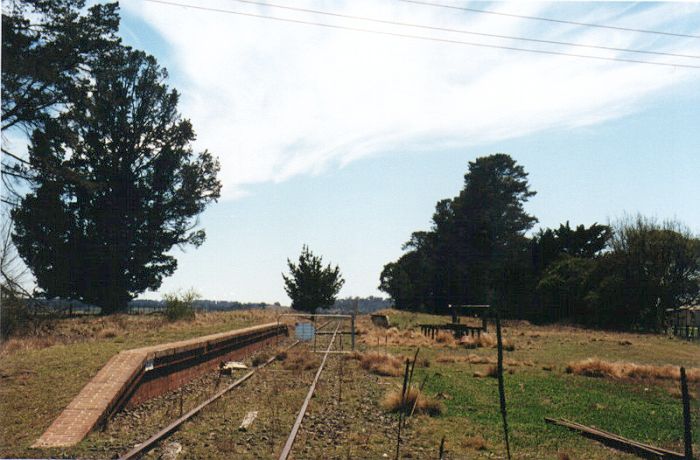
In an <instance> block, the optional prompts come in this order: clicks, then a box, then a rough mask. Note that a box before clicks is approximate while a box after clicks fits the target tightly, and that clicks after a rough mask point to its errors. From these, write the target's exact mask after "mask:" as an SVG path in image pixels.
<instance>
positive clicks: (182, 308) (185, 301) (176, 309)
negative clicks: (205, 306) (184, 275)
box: [163, 289, 200, 321]
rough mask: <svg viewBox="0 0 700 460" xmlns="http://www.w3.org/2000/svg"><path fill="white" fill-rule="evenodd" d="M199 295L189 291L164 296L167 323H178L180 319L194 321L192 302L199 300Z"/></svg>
mask: <svg viewBox="0 0 700 460" xmlns="http://www.w3.org/2000/svg"><path fill="white" fill-rule="evenodd" d="M199 297H200V296H199V294H198V293H197V292H196V291H195V290H194V289H190V290H188V291H185V292H184V293H183V294H180V293H179V292H175V293H170V294H165V295H164V296H163V300H164V301H165V316H166V317H167V318H168V321H178V320H181V319H187V320H193V319H194V302H195V300H197V299H199Z"/></svg>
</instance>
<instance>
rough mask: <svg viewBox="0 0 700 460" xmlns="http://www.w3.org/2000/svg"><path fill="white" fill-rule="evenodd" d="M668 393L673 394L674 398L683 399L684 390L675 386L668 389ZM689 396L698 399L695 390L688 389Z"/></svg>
mask: <svg viewBox="0 0 700 460" xmlns="http://www.w3.org/2000/svg"><path fill="white" fill-rule="evenodd" d="M668 394H670V395H671V396H673V397H674V398H678V399H682V398H683V392H682V391H681V389H680V388H678V387H676V386H674V387H671V388H669V389H668ZM688 396H689V397H690V399H692V400H696V399H698V395H697V394H696V393H695V392H694V391H693V390H690V389H689V390H688Z"/></svg>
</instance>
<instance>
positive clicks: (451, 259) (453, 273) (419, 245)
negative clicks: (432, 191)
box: [380, 154, 537, 311]
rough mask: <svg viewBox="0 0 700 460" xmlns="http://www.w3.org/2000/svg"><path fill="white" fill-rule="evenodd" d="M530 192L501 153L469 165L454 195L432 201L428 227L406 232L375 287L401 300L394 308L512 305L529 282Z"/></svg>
mask: <svg viewBox="0 0 700 460" xmlns="http://www.w3.org/2000/svg"><path fill="white" fill-rule="evenodd" d="M534 194H535V192H534V191H531V190H530V187H529V184H528V181H527V173H526V172H525V170H524V169H523V167H522V166H520V165H518V164H517V163H516V162H515V160H513V159H512V158H511V157H510V156H509V155H506V154H495V155H490V156H487V157H481V158H477V159H476V160H475V161H472V162H470V163H469V170H468V172H467V173H466V174H465V176H464V188H463V189H462V191H461V192H460V194H459V195H458V196H456V197H454V198H452V199H445V200H441V201H439V202H438V203H437V205H436V209H435V214H434V215H433V227H432V229H431V231H430V232H417V233H414V234H413V236H412V237H411V240H410V241H409V242H408V243H407V244H406V245H405V246H404V249H408V250H409V252H408V253H407V254H406V255H404V256H403V257H402V258H401V259H399V260H398V261H397V262H394V263H392V264H389V265H387V266H386V267H385V270H384V271H383V272H382V279H381V285H380V289H382V290H384V291H385V292H387V293H388V294H389V295H391V296H392V298H394V300H395V301H397V303H398V302H408V305H399V306H400V307H405V308H424V307H426V308H428V309H430V310H433V311H445V310H446V307H447V305H448V304H469V303H494V304H510V303H512V302H513V299H514V298H516V297H517V295H518V294H519V293H521V292H522V291H524V290H526V288H527V287H528V286H531V284H532V280H531V279H530V276H529V270H530V266H529V259H528V241H527V239H526V238H525V232H526V231H527V230H529V229H530V228H532V226H533V225H534V223H535V222H537V219H535V218H534V217H533V216H531V215H529V214H527V213H526V212H525V210H524V203H525V202H526V201H527V200H528V199H529V198H530V197H532V196H533V195H534ZM411 253H415V254H416V255H419V257H409V256H408V254H411ZM416 264H420V265H416ZM417 266H420V267H421V268H420V269H417V268H416V267H417ZM409 288H410V289H411V292H403V291H404V290H406V289H409ZM418 290H420V291H422V292H418ZM419 299H420V300H419ZM419 301H420V302H422V303H421V304H417V302H419Z"/></svg>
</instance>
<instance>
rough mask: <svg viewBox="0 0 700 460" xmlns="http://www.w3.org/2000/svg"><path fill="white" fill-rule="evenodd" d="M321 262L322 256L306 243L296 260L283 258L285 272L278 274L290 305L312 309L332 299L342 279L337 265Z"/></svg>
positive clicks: (338, 290)
mask: <svg viewBox="0 0 700 460" xmlns="http://www.w3.org/2000/svg"><path fill="white" fill-rule="evenodd" d="M322 262H323V261H322V258H321V257H320V256H315V255H314V254H313V253H312V252H311V251H310V250H309V248H308V247H307V246H306V245H304V247H303V248H302V250H301V255H300V256H299V262H298V264H295V263H293V262H292V261H291V260H289V259H287V265H288V266H289V275H285V274H282V278H283V279H284V289H285V291H287V295H288V296H289V298H290V299H292V308H293V309H295V310H300V311H308V312H311V313H314V312H315V311H316V309H317V308H328V307H331V306H332V305H333V304H334V303H335V298H336V296H337V295H338V293H339V292H340V288H341V287H343V284H345V280H344V279H343V277H342V276H341V274H340V269H339V268H338V266H337V265H336V266H335V267H332V266H331V265H330V264H328V265H327V266H326V267H324V266H323V263H322Z"/></svg>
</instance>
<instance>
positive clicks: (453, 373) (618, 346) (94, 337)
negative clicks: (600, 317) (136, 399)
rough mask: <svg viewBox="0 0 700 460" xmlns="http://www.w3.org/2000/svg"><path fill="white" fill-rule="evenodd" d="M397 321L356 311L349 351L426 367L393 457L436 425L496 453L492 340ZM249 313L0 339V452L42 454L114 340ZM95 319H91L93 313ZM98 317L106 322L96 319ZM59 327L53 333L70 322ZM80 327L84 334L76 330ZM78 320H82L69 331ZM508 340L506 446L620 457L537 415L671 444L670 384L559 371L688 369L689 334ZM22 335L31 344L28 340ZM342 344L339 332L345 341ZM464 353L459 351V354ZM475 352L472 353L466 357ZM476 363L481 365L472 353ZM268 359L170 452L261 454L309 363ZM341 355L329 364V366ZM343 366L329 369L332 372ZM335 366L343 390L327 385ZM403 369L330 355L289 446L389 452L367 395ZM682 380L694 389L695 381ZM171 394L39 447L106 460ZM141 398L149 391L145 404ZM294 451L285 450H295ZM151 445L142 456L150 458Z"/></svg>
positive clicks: (474, 453) (395, 380)
mask: <svg viewBox="0 0 700 460" xmlns="http://www.w3.org/2000/svg"><path fill="white" fill-rule="evenodd" d="M386 313H387V314H388V315H389V317H390V320H391V323H392V326H395V327H396V329H389V330H385V329H380V328H376V327H374V326H372V325H371V323H370V321H369V318H368V317H361V318H360V319H359V320H358V330H359V331H361V332H363V334H362V335H361V336H359V338H358V348H359V349H360V350H361V351H365V352H367V351H380V352H388V353H390V354H392V355H397V356H401V357H405V356H413V354H414V353H415V351H416V349H417V348H418V347H419V348H420V352H419V357H420V358H422V359H421V364H420V365H419V366H417V368H416V375H415V377H414V381H415V382H421V381H423V379H424V378H426V377H427V383H426V385H425V393H426V394H427V395H429V396H431V397H433V398H436V399H438V400H439V401H440V402H441V403H442V406H443V407H444V411H443V413H442V414H441V415H439V416H436V417H428V416H425V415H421V416H419V417H414V419H412V420H410V421H409V424H408V426H407V429H406V431H405V432H404V435H403V443H402V446H401V452H402V453H403V454H402V455H403V456H405V457H406V458H409V456H410V458H436V455H437V449H438V445H439V443H440V440H441V439H442V437H443V436H444V437H445V439H446V448H447V458H452V459H463V458H503V456H504V448H503V441H502V428H501V419H500V413H499V409H498V393H497V384H496V379H494V378H489V377H481V378H479V377H474V374H475V373H486V372H485V370H487V369H488V368H489V366H491V365H492V364H490V363H491V362H493V361H494V360H495V357H496V350H495V349H494V348H476V349H467V348H465V347H463V346H461V345H459V344H456V343H454V342H453V341H446V342H444V343H438V342H435V341H432V340H429V339H426V338H425V337H423V336H421V335H420V333H418V332H417V331H416V330H415V329H414V328H415V325H416V324H419V323H435V322H448V321H449V318H446V317H433V316H430V315H424V314H411V313H406V312H399V311H394V310H390V311H387V312H386ZM273 316H274V314H273V313H266V312H262V311H254V312H237V313H221V314H210V315H202V316H199V317H198V318H197V320H196V321H195V322H194V323H174V324H168V323H165V322H162V321H160V320H159V319H154V318H129V319H124V320H122V322H123V323H124V324H123V325H122V326H119V325H116V326H115V324H112V323H110V322H109V321H107V322H104V321H105V320H103V319H83V320H79V321H75V320H69V321H75V322H74V323H64V324H60V325H57V326H56V327H55V328H54V330H55V331H63V332H62V335H61V337H62V338H61V339H60V340H56V341H54V342H55V344H51V343H52V341H36V340H34V339H28V341H27V343H24V344H23V343H17V342H15V343H6V344H5V345H4V348H3V350H2V352H1V355H0V356H1V361H0V455H2V456H32V457H37V456H42V455H46V453H44V452H42V451H37V450H33V449H29V446H30V445H31V444H32V443H33V442H34V440H36V438H37V437H38V436H39V435H40V434H41V433H42V432H43V430H45V429H46V427H48V425H49V424H50V423H51V422H52V421H53V419H54V418H55V417H56V416H57V415H58V414H59V413H60V411H61V410H62V409H63V408H64V407H65V405H67V404H68V402H70V400H71V399H72V398H73V397H74V396H75V395H76V394H77V393H78V391H79V390H80V388H81V387H82V386H83V385H84V384H85V383H86V382H87V381H88V380H89V379H90V378H91V376H92V375H94V373H96V372H97V370H98V369H99V368H100V367H101V366H102V364H103V363H104V362H106V361H107V359H108V358H109V357H110V356H111V355H112V354H114V353H116V352H117V351H119V350H122V349H127V348H134V347H138V346H143V345H148V344H153V343H159V342H165V341H172V340H179V339H184V338H188V337H193V336H198V335H204V334H209V333H214V332H218V331H223V330H228V329H232V328H237V327H242V326H246V325H250V324H256V323H262V322H265V321H267V320H270V319H271V318H272V317H273ZM100 321H103V322H102V323H101V322H100ZM107 329H109V333H105V332H104V331H105V330H107ZM71 330H73V332H72V333H68V332H66V331H71ZM87 330H89V331H90V332H89V333H87V332H85V331H87ZM80 331H82V332H80ZM504 335H505V338H506V339H507V340H508V341H509V342H510V343H512V344H513V345H514V347H515V349H514V350H513V351H510V352H507V353H506V354H505V358H506V370H507V372H506V375H505V384H506V396H507V400H508V420H509V424H510V428H511V446H512V450H513V454H514V455H513V456H514V458H537V459H539V458H552V459H554V458H558V457H559V456H561V458H566V457H565V455H568V457H569V458H577V459H579V458H580V459H584V458H585V459H588V458H591V459H604V458H605V459H608V458H633V457H632V456H630V455H629V454H624V453H621V452H618V451H616V450H612V449H610V448H607V447H604V446H602V445H601V444H599V443H597V442H595V441H591V440H587V439H585V438H583V437H581V436H579V435H577V434H575V433H573V432H570V431H568V430H567V429H565V428H562V427H555V426H551V425H547V424H545V423H544V420H543V418H544V417H545V416H550V417H555V418H558V417H562V418H568V419H571V420H574V421H577V422H579V423H583V424H587V425H593V426H597V427H599V428H602V429H605V430H608V431H612V432H615V433H618V434H620V435H623V436H626V437H630V438H633V439H635V440H639V441H643V442H648V443H650V444H655V445H659V446H662V447H666V448H671V449H674V450H678V451H682V412H681V403H680V399H678V396H677V393H678V390H677V387H678V382H677V381H674V380H669V379H654V378H645V379H611V378H594V377H587V376H582V375H575V374H571V373H567V372H566V367H567V365H568V364H569V363H570V362H572V361H578V360H582V359H586V358H589V357H598V358H601V359H604V360H608V361H625V362H634V363H637V364H651V365H666V364H672V365H684V366H686V367H689V368H692V367H696V368H697V367H700V345H699V344H698V343H697V342H696V343H689V342H684V341H681V340H677V339H672V338H667V337H665V336H658V335H643V334H628V333H614V332H606V331H590V330H584V329H578V328H572V327H563V326H547V327H538V326H532V325H530V324H528V323H526V322H508V321H506V322H505V324H504ZM32 340H34V342H32ZM346 346H347V342H346ZM470 356H471V358H470ZM474 357H478V358H479V359H474ZM476 361H486V362H485V363H484V364H474V362H476ZM285 366H287V367H288V364H285V363H275V364H274V365H271V366H270V367H269V369H268V368H266V369H265V370H264V371H261V373H260V376H258V377H255V378H254V379H252V380H251V381H250V383H249V384H246V385H244V386H243V387H241V388H240V389H237V390H235V391H233V392H231V393H230V394H229V395H227V396H226V397H225V398H224V399H222V401H221V402H219V403H216V404H215V405H214V407H212V408H211V409H207V410H206V411H205V413H203V414H202V415H201V416H200V417H198V418H197V419H196V420H194V421H193V422H188V423H187V424H185V425H184V426H183V427H182V429H181V430H180V431H178V432H177V433H176V434H175V435H173V437H172V439H171V440H172V441H177V442H180V443H181V444H182V445H183V446H185V449H184V457H183V458H270V457H273V456H274V453H275V452H278V451H279V449H280V448H281V446H282V444H283V443H284V440H285V439H286V436H287V434H288V433H289V430H290V429H291V424H292V423H293V420H294V416H295V415H296V412H297V411H298V409H299V407H300V406H301V402H302V400H303V398H304V394H305V392H306V388H307V386H308V384H309V383H310V381H311V379H312V378H313V374H314V369H311V370H299V369H296V370H293V369H287V368H286V367H285ZM341 366H342V369H341ZM341 370H342V374H341ZM341 375H342V389H343V390H342V400H341V401H338V400H337V398H338V391H339V386H340V385H341V377H340V376H341ZM401 383H402V377H391V376H378V375H375V374H372V373H369V372H367V371H366V370H365V369H363V368H361V367H360V365H359V363H358V361H357V360H354V359H350V360H347V359H343V358H341V357H339V356H338V355H335V356H333V357H332V358H331V359H329V362H328V364H327V367H326V370H324V374H323V375H322V379H321V383H320V385H319V388H318V390H317V394H316V396H315V397H314V398H313V399H312V404H311V406H310V408H309V413H308V417H307V419H305V421H304V424H303V425H302V431H301V432H300V435H299V436H300V437H299V439H298V441H297V444H295V451H294V452H295V458H348V457H349V458H382V456H383V455H385V454H386V455H388V456H389V457H390V458H393V456H394V451H395V446H396V434H395V433H396V416H395V415H394V414H389V413H387V412H386V411H385V410H384V409H383V408H382V406H381V404H380V402H381V400H382V398H383V397H384V395H385V394H386V393H387V392H389V391H391V390H395V389H396V388H400V386H401ZM212 388H213V387H212V383H211V379H209V380H207V378H204V379H203V380H202V381H201V382H195V383H193V384H192V388H187V389H183V391H185V392H186V395H187V397H186V404H187V405H194V404H195V403H196V401H197V400H199V399H201V398H203V397H205V396H206V393H207V392H209V391H211V389H212ZM691 390H692V391H693V392H694V394H695V395H696V396H697V395H699V394H700V384H698V382H693V383H692V388H691ZM173 397H174V396H173V395H166V396H164V397H163V399H162V401H160V400H159V401H155V400H154V401H153V402H152V403H151V406H147V407H146V408H143V409H142V410H140V411H131V412H128V411H127V412H125V413H123V414H120V415H119V416H117V418H116V419H115V420H114V421H113V422H112V423H110V426H109V427H108V429H107V430H105V431H104V432H96V433H93V434H92V435H90V436H89V437H88V438H87V439H86V440H85V441H84V442H83V443H81V444H80V445H78V446H77V447H76V448H72V449H67V450H65V451H51V452H50V453H51V454H52V455H55V456H80V457H88V458H110V457H112V456H113V455H115V454H117V453H120V452H122V453H123V451H124V449H125V448H126V447H129V446H130V445H133V444H134V443H135V442H138V440H139V439H144V438H145V437H147V436H148V435H150V434H152V432H154V431H155V429H156V428H157V427H159V426H162V425H163V424H164V423H165V422H167V421H168V420H171V419H172V418H173V417H174V414H173V412H172V407H173V404H172V401H173ZM147 404H149V403H147ZM249 410H258V411H259V412H260V415H259V419H258V420H256V422H255V423H254V425H253V427H252V429H251V430H250V431H248V432H245V433H243V432H239V431H238V430H237V426H238V424H239V423H240V420H241V418H242V417H243V415H245V413H246V412H247V411H249ZM692 414H693V417H694V421H695V423H694V428H695V431H694V433H693V441H694V444H695V452H698V451H700V424H698V422H697V421H698V420H700V404H698V401H697V400H694V401H692ZM297 449H298V450H297ZM158 455H159V452H158V451H155V452H153V453H152V454H151V456H152V457H153V458H157V456H158Z"/></svg>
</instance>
